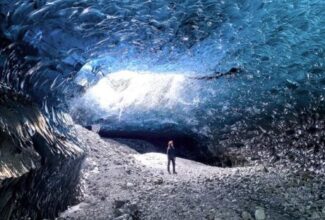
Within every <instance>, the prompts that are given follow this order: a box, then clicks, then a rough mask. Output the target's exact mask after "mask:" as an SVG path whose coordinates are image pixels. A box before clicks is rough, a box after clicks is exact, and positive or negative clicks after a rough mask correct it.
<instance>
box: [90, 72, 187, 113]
mask: <svg viewBox="0 0 325 220" xmlns="http://www.w3.org/2000/svg"><path fill="white" fill-rule="evenodd" d="M184 80H185V77H184V75H181V74H175V73H163V74H162V73H154V74H153V73H151V72H133V71H119V72H115V73H112V74H109V75H107V76H106V77H104V78H102V79H101V80H100V81H99V82H98V83H97V84H96V85H95V86H93V87H92V88H90V89H89V90H88V91H87V93H86V94H85V96H86V97H85V98H87V99H91V100H93V102H95V104H98V105H99V107H100V108H101V109H103V110H105V111H107V112H110V113H118V114H119V117H121V114H122V113H123V111H124V110H125V109H132V110H136V111H138V110H141V111H144V110H150V109H153V108H156V107H158V106H159V108H164V107H165V108H171V107H173V106H174V105H175V104H177V102H178V101H179V100H180V96H181V91H182V87H183V83H184Z"/></svg>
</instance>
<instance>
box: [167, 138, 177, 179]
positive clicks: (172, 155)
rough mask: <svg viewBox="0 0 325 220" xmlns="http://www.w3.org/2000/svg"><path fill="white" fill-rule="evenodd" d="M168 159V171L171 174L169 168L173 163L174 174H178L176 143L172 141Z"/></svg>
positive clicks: (169, 145) (169, 143)
mask: <svg viewBox="0 0 325 220" xmlns="http://www.w3.org/2000/svg"><path fill="white" fill-rule="evenodd" d="M167 159H168V163H167V171H168V173H170V169H169V167H170V162H172V164H173V173H174V174H176V170H175V166H176V164H175V159H176V153H175V147H174V141H172V140H170V141H168V147H167Z"/></svg>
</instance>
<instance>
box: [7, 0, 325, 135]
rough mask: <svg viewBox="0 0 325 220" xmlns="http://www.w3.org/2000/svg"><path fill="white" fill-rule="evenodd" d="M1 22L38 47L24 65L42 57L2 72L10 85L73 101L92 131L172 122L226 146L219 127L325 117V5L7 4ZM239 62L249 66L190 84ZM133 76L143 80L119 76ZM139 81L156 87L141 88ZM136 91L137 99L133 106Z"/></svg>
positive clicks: (312, 1) (317, 0)
mask: <svg viewBox="0 0 325 220" xmlns="http://www.w3.org/2000/svg"><path fill="white" fill-rule="evenodd" d="M1 16H2V18H3V19H1V30H2V35H3V36H4V38H6V39H9V40H10V41H12V42H23V43H25V44H28V45H30V46H31V47H32V48H33V49H34V50H35V51H36V52H35V53H34V54H32V55H30V56H27V55H28V52H27V55H26V56H24V58H23V59H24V62H27V63H31V60H33V62H32V64H31V67H30V68H29V70H28V71H26V70H22V71H11V70H12V68H11V69H10V70H9V71H8V70H7V71H3V74H2V75H1V82H2V83H4V84H6V85H8V86H13V87H16V88H18V89H22V90H24V91H25V92H28V93H31V94H32V96H33V97H36V98H37V100H44V99H45V100H49V101H48V102H49V103H52V102H54V103H57V102H58V103H62V102H63V103H68V104H69V105H70V109H71V111H72V114H73V116H74V117H75V119H77V120H79V122H81V123H84V124H92V123H99V122H100V123H102V125H103V126H105V127H106V128H107V129H122V130H123V129H124V130H127V129H135V130H136V129H144V130H155V129H156V130H158V129H159V128H161V127H164V126H170V125H171V124H172V127H173V129H175V128H176V129H178V130H186V131H190V132H193V133H197V134H200V135H202V136H204V137H207V138H210V139H214V140H215V141H218V139H219V137H220V135H221V134H220V132H221V131H223V132H228V133H229V132H231V131H236V130H240V129H248V128H251V127H255V128H261V129H262V130H265V129H270V127H272V126H273V127H274V126H275V124H276V122H277V121H279V120H282V119H283V118H284V119H285V120H289V118H290V120H291V119H292V120H293V121H299V114H302V113H306V114H314V113H315V112H316V113H317V114H320V115H322V114H323V112H324V90H325V88H324V87H325V76H324V48H325V37H324V36H325V24H324V23H325V2H324V1H323V0H309V1H303V0H300V1H298V0H297V1H292V0H290V1H289V0H288V1H285V0H282V1H280V0H278V1H277V0H275V1H257V0H253V1H252V0H250V1H248V0H246V1H245V0H237V1H212V0H201V1H190V0H188V1H172V0H169V1H161V0H154V1H142V0H141V1H139V0H138V1H127V0H125V1H109V2H108V1H85V0H84V1H73V0H65V1H63V0H56V1H51V0H48V1H35V2H30V1H16V2H13V1H6V0H3V1H1ZM10 59H11V58H10ZM232 67H239V68H240V69H241V70H242V71H241V72H240V73H238V74H236V75H234V76H232V77H222V78H219V79H217V80H194V79H192V78H191V77H193V76H204V75H210V74H213V73H215V72H226V71H228V70H229V69H230V68H232ZM4 69H5V68H4ZM5 70H6V69H5ZM123 71H124V72H125V71H129V72H133V73H134V75H131V76H130V74H126V75H127V76H122V77H120V78H119V77H116V75H114V76H113V79H112V78H110V74H114V73H116V72H117V73H121V72H123ZM148 74H152V75H155V76H156V77H155V76H148ZM26 76H28V77H27V78H26ZM179 76H181V77H182V78H181V79H180V78H179ZM139 79H143V84H141V80H140V82H139ZM26 80H27V81H28V82H27V83H23V82H25V81H26ZM101 80H104V81H105V80H106V81H108V89H107V90H105V89H103V88H101V90H100V92H98V91H97V90H95V91H97V92H96V96H95V99H94V96H93V94H92V93H89V91H91V88H93V87H94V86H96V85H97V83H99V82H100V81H101ZM110 80H112V82H114V83H115V84H114V85H113V86H112V85H111V84H112V83H111V84H110V83H109V82H110ZM158 82H161V83H158ZM149 84H153V85H156V86H157V90H155V89H153V88H150V86H148V85H149ZM171 85H174V87H176V88H177V89H176V90H177V91H175V90H172V89H171V88H173V89H174V87H173V86H171ZM129 86H132V87H131V88H133V89H135V87H136V86H138V87H139V90H140V91H142V90H143V89H144V88H146V89H145V90H143V91H142V92H138V93H133V92H132V90H131V89H130V87H129ZM76 88H78V90H77V89H76ZM114 89H115V90H114ZM141 89H142V90H141ZM135 90H136V89H135ZM139 90H136V91H139ZM109 91H113V92H115V93H116V92H117V91H120V93H119V94H117V95H116V94H115V96H113V95H110V93H109ZM98 93H101V94H98ZM121 93H123V94H122V95H121ZM132 93H133V94H138V96H139V97H135V98H134V99H133V100H131V101H130V100H129V99H130V98H129V97H131V94H132ZM53 94H54V95H53ZM76 94H77V95H76ZM173 94H174V95H173ZM123 95H124V96H123ZM73 96H76V97H73ZM49 97H52V98H51V99H49ZM105 97H106V98H105ZM116 97H118V98H119V99H118V100H117V99H116ZM132 97H133V96H132ZM98 98H100V99H101V100H104V101H103V102H99V101H98ZM107 100H108V101H107ZM114 100H116V101H115V102H116V103H115V104H116V105H114ZM121 100H122V101H121ZM123 100H124V101H123ZM125 100H129V101H128V102H126V101H125ZM139 100H141V101H139ZM157 100H161V102H158V101H157ZM103 103H106V105H105V104H103ZM107 103H108V104H107ZM112 103H113V104H112ZM153 103H154V104H153ZM57 105H58V104H55V106H57ZM112 106H113V107H112ZM114 106H115V107H116V106H122V107H121V108H118V109H116V108H115V107H114ZM145 106H149V107H148V108H147V107H145ZM150 106H151V107H150ZM121 109H122V110H121ZM316 113H315V114H316Z"/></svg>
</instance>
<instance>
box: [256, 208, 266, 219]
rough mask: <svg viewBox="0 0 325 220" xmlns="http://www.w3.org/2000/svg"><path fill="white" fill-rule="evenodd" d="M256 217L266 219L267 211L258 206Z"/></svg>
mask: <svg viewBox="0 0 325 220" xmlns="http://www.w3.org/2000/svg"><path fill="white" fill-rule="evenodd" d="M255 219H256V220H265V219H266V216H265V211H264V209H263V208H262V207H257V209H256V211H255Z"/></svg>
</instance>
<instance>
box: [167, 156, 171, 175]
mask: <svg viewBox="0 0 325 220" xmlns="http://www.w3.org/2000/svg"><path fill="white" fill-rule="evenodd" d="M167 160H168V162H167V171H168V173H170V169H169V167H170V158H167Z"/></svg>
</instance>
